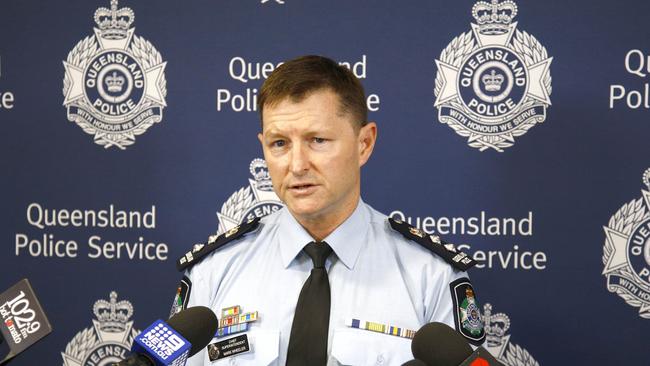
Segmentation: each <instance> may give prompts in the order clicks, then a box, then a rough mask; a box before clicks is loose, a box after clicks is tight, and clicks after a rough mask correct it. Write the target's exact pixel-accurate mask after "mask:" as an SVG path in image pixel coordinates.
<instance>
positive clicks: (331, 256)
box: [173, 56, 485, 366]
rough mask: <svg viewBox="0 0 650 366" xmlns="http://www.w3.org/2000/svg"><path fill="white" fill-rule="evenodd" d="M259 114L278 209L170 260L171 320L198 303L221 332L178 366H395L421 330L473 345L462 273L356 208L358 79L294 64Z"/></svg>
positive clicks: (440, 247)
mask: <svg viewBox="0 0 650 366" xmlns="http://www.w3.org/2000/svg"><path fill="white" fill-rule="evenodd" d="M259 111H260V113H261V117H262V132H261V133H260V134H259V135H258V138H259V141H260V142H261V144H262V149H263V151H264V158H265V160H266V163H267V165H268V168H269V173H270V175H271V179H272V182H273V189H274V190H275V192H276V193H277V195H278V196H279V197H280V199H281V200H282V201H283V202H284V203H285V204H286V208H284V209H282V210H279V211H278V212H275V213H273V214H271V215H269V216H266V217H264V218H262V219H261V220H254V221H249V222H246V223H243V224H242V225H240V226H239V227H237V228H235V229H233V230H230V231H228V232H227V233H224V234H222V235H220V236H218V237H217V236H212V237H210V239H209V240H208V242H207V243H206V244H205V245H199V246H195V248H194V249H193V250H192V251H190V252H188V253H187V254H186V255H185V256H183V257H182V258H181V259H180V260H179V262H178V267H179V269H180V270H182V271H184V273H185V276H184V278H183V281H182V282H181V286H180V287H179V291H178V294H177V297H176V299H175V302H174V303H175V306H174V309H173V312H177V311H179V310H180V309H182V308H186V307H191V306H197V305H204V306H208V307H210V308H211V309H212V310H214V311H215V313H216V314H217V316H218V317H219V318H220V321H221V324H220V326H221V327H222V328H220V331H219V332H218V334H217V335H218V337H215V339H213V341H212V343H211V346H210V347H211V348H210V349H211V350H213V351H214V352H212V351H211V352H210V354H208V352H206V351H205V350H204V351H202V352H200V353H198V354H197V355H196V356H194V357H192V358H191V359H190V360H189V362H188V365H192V366H197V365H224V364H238V365H285V364H286V365H317V366H318V365H366V364H383V365H401V364H402V363H404V362H406V361H407V360H409V359H411V358H412V356H411V351H410V339H409V338H410V337H412V336H413V333H414V331H416V330H417V329H419V328H420V327H421V326H422V325H424V324H426V323H429V322H434V321H436V322H443V323H446V324H448V325H450V326H451V327H454V328H455V329H457V330H458V331H459V332H460V333H462V334H463V335H464V336H465V337H466V338H467V339H468V341H469V342H471V343H473V344H476V345H479V344H482V342H483V340H484V337H485V334H484V331H483V325H482V320H481V318H480V314H479V313H478V312H477V311H476V310H477V309H478V308H477V305H476V302H475V301H474V300H475V298H474V291H473V289H472V287H471V284H470V283H469V280H468V279H467V274H466V273H465V270H466V269H467V268H469V267H471V266H472V265H474V262H473V260H472V259H471V258H469V257H467V256H466V255H465V254H463V253H461V252H458V251H456V250H455V249H454V248H453V245H450V244H447V243H445V242H443V241H441V240H440V239H439V238H438V237H437V236H433V235H427V234H425V233H424V232H422V231H421V230H419V229H416V228H414V227H411V226H409V225H407V224H405V223H402V222H399V221H396V220H392V219H389V218H387V217H386V216H385V215H383V214H381V213H379V212H377V211H375V210H374V209H373V208H372V207H370V206H369V205H367V204H366V203H364V202H363V201H362V200H361V198H360V182H361V174H360V169H361V167H362V166H363V165H364V164H365V163H366V162H367V161H368V159H369V158H370V156H371V154H372V151H373V147H374V145H375V141H376V137H377V125H376V124H375V123H374V122H367V110H366V104H365V94H364V91H363V87H362V86H361V83H360V82H359V80H358V79H357V78H356V77H355V76H354V75H353V74H352V73H351V72H350V71H349V70H348V69H346V68H345V67H342V66H339V65H338V64H337V63H335V62H334V61H332V60H329V59H327V58H324V57H319V56H305V57H300V58H297V59H294V60H291V61H288V62H286V63H284V64H282V65H281V66H279V67H278V68H277V69H276V70H275V71H274V72H273V73H272V74H271V75H270V76H269V78H268V79H267V80H266V81H265V83H264V85H263V86H262V89H261V91H260V97H259ZM330 248H331V249H330ZM316 252H319V253H317V254H315V253H316ZM314 256H316V257H318V258H315V257H314ZM467 294H471V296H472V298H471V299H469V300H472V301H467V300H468V295H467ZM470 307H471V308H470ZM222 309H226V310H223V311H222ZM229 344H230V346H229ZM235 344H236V345H237V347H234V346H233V345H235ZM233 349H235V350H234V351H233Z"/></svg>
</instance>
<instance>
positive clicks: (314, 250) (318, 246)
mask: <svg viewBox="0 0 650 366" xmlns="http://www.w3.org/2000/svg"><path fill="white" fill-rule="evenodd" d="M304 249H305V253H307V255H308V256H309V257H310V258H311V261H312V262H313V263H314V268H325V260H326V259H327V257H329V255H330V254H332V248H330V246H329V245H328V244H327V243H326V242H324V241H322V242H320V243H315V242H313V241H312V242H311V243H309V244H307V245H305V248H304Z"/></svg>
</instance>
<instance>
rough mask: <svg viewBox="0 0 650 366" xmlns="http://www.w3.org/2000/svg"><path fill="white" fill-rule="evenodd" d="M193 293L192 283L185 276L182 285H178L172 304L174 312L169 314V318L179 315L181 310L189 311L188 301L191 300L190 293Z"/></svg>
mask: <svg viewBox="0 0 650 366" xmlns="http://www.w3.org/2000/svg"><path fill="white" fill-rule="evenodd" d="M191 291H192V281H190V279H189V278H187V276H183V279H182V280H181V283H179V284H178V289H177V290H176V296H174V302H173V303H172V310H171V311H170V312H169V317H170V318H171V317H172V316H174V315H176V314H178V313H179V312H180V311H181V310H185V309H187V301H188V300H189V299H190V292H191Z"/></svg>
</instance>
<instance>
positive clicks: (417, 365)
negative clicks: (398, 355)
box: [402, 358, 427, 366]
mask: <svg viewBox="0 0 650 366" xmlns="http://www.w3.org/2000/svg"><path fill="white" fill-rule="evenodd" d="M402 366H427V364H426V363H424V362H422V361H420V360H418V359H417V358H416V359H414V360H411V361H408V362H406V363H403V364H402Z"/></svg>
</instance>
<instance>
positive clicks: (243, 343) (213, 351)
mask: <svg viewBox="0 0 650 366" xmlns="http://www.w3.org/2000/svg"><path fill="white" fill-rule="evenodd" d="M250 350H251V346H250V344H249V343H248V335H247V334H242V335H240V336H237V337H233V338H228V339H226V340H224V341H220V342H215V343H212V344H209V345H208V356H209V357H210V361H216V360H220V359H222V358H226V357H230V356H236V355H239V354H242V353H246V352H249V351H250Z"/></svg>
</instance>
